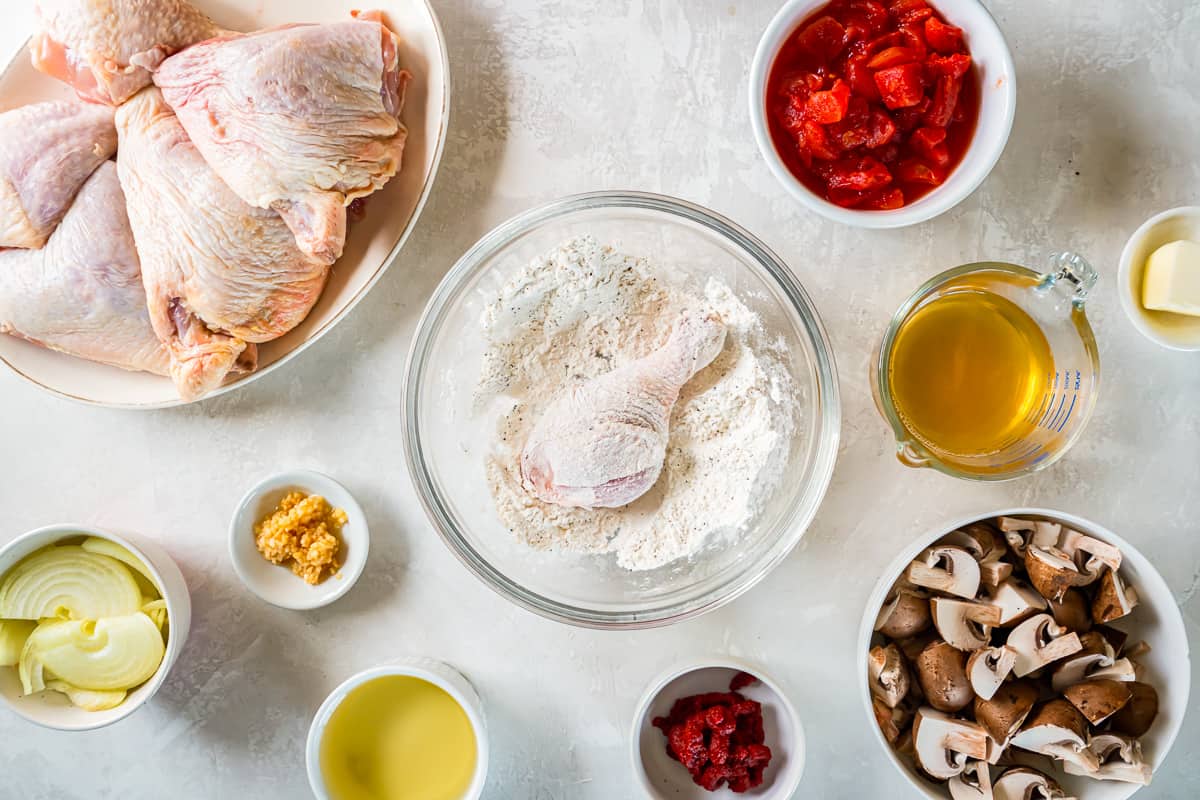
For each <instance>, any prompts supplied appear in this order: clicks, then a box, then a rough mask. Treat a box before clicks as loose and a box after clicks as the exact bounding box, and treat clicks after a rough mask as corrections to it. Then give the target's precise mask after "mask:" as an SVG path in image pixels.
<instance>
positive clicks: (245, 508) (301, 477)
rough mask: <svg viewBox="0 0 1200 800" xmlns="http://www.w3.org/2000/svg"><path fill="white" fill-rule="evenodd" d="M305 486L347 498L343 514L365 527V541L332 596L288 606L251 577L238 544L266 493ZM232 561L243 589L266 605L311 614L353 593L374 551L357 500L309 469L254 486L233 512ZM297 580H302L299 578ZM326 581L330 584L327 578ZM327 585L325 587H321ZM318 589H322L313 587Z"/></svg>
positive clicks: (270, 477) (282, 474)
mask: <svg viewBox="0 0 1200 800" xmlns="http://www.w3.org/2000/svg"><path fill="white" fill-rule="evenodd" d="M293 484H294V485H298V486H303V487H305V488H307V489H309V490H310V492H311V490H312V489H316V490H317V491H318V492H319V493H320V494H322V495H323V496H325V497H329V494H332V492H327V490H326V489H322V487H330V488H334V489H336V490H337V491H338V492H340V493H341V494H343V495H344V497H345V499H344V500H343V501H342V502H341V504H342V505H344V506H346V507H345V508H343V509H342V510H343V511H345V512H346V515H347V516H348V517H349V518H350V519H354V520H360V521H361V526H362V531H363V533H362V541H356V542H355V545H356V550H357V551H358V552H361V553H362V555H361V556H356V557H355V559H354V563H353V564H352V565H350V569H349V570H348V571H347V570H346V566H347V565H345V564H343V565H342V570H341V572H339V573H338V574H339V575H341V580H340V581H338V584H337V586H336V588H334V589H332V590H331V591H329V592H313V593H312V595H311V597H312V599H311V600H308V601H303V602H288V601H286V600H283V599H281V598H279V597H276V596H274V595H272V594H270V593H269V592H264V591H262V589H261V587H260V586H259V584H258V582H257V581H255V580H254V578H253V577H251V576H250V574H249V573H248V572H246V570H245V569H244V568H243V566H242V559H241V557H240V556H239V555H238V549H237V542H238V539H240V538H241V537H243V536H245V535H246V533H247V529H246V526H244V525H242V524H241V523H243V522H244V521H247V520H248V516H247V515H248V514H249V509H250V507H251V506H252V505H254V503H255V502H256V501H257V500H258V499H259V498H260V497H261V496H262V495H263V493H264V492H266V491H270V490H272V489H276V488H282V487H285V486H289V485H293ZM253 526H254V520H249V527H250V528H251V529H253ZM228 547H229V560H230V561H232V562H233V571H234V572H236V573H237V576H238V579H239V580H240V581H241V582H242V585H243V586H245V587H246V588H247V589H249V590H250V591H251V592H253V593H254V595H255V596H256V597H257V598H258V599H260V600H262V601H263V602H266V603H270V604H271V605H273V606H276V607H277V608H286V609H288V610H289V611H312V610H313V609H315V608H324V607H325V606H327V605H329V604H330V603H333V602H334V601H335V600H337V599H339V598H340V597H342V596H343V595H344V594H346V592H348V591H350V590H351V589H352V588H353V587H354V584H356V583H358V579H359V577H360V576H361V575H362V573H363V570H364V569H366V566H367V558H368V557H369V556H370V548H371V530H370V527H369V526H368V524H367V517H366V515H365V514H364V513H363V510H362V507H361V506H360V505H359V504H358V500H356V499H355V497H354V495H353V494H351V493H350V490H349V489H347V488H346V487H345V486H343V485H342V484H340V483H338V482H337V481H335V480H334V479H333V478H331V477H329V476H328V475H326V474H324V473H323V472H317V471H315V470H310V469H297V470H288V471H287V472H277V473H275V474H273V475H268V476H267V477H265V478H263V479H262V480H260V481H259V482H258V483H256V484H254V486H252V487H251V488H250V489H249V490H248V491H247V492H246V493H245V494H244V495H242V499H241V500H240V501H238V504H237V508H236V509H235V510H234V512H233V518H232V519H231V520H230V521H229V543H228ZM296 580H300V579H299V578H297V579H296ZM326 580H331V579H329V578H327V579H326ZM322 585H324V584H322ZM313 588H314V589H319V588H320V586H317V587H313Z"/></svg>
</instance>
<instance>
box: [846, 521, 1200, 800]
mask: <svg viewBox="0 0 1200 800" xmlns="http://www.w3.org/2000/svg"><path fill="white" fill-rule="evenodd" d="M859 649H860V652H861V653H862V654H863V662H862V663H863V670H862V673H861V679H860V684H861V687H862V690H861V696H862V699H863V704H864V707H865V709H866V711H867V715H868V718H869V719H870V720H871V728H872V729H873V730H874V731H875V735H876V738H877V739H878V740H879V742H880V744H881V745H882V746H883V748H884V751H885V752H886V753H887V755H888V758H890V759H891V761H892V763H893V764H895V765H896V767H897V768H898V769H899V770H900V771H901V772H902V773H903V774H904V775H905V777H907V778H908V780H909V782H910V783H911V784H912V785H913V786H914V787H915V788H916V789H917V790H919V791H920V792H921V793H922V794H924V795H925V796H926V797H929V798H935V799H938V800H940V799H942V798H952V800H1013V799H1014V798H1020V800H1043V799H1044V800H1056V799H1059V798H1079V799H1080V800H1120V799H1122V798H1127V797H1129V796H1131V795H1132V794H1133V793H1134V792H1136V791H1137V790H1138V789H1139V788H1141V787H1142V786H1144V785H1146V784H1148V783H1149V782H1150V780H1151V778H1152V776H1153V773H1154V770H1155V769H1156V768H1157V767H1158V765H1159V764H1161V763H1162V761H1163V759H1164V758H1165V757H1166V755H1167V751H1168V750H1170V748H1171V744H1172V743H1173V742H1174V740H1175V736H1176V735H1177V734H1178V732H1179V727H1180V725H1181V723H1182V721H1183V716H1184V712H1185V710H1186V709H1187V698H1188V690H1189V687H1190V682H1191V669H1190V665H1189V660H1188V644H1187V635H1186V633H1185V631H1184V627H1183V619H1182V617H1181V616H1180V613H1179V609H1178V607H1177V606H1176V604H1175V601H1174V598H1173V596H1172V594H1171V592H1170V589H1168V588H1167V585H1166V583H1165V582H1164V581H1163V579H1162V577H1161V576H1160V575H1159V574H1158V572H1157V571H1156V570H1155V569H1154V567H1153V566H1151V564H1150V562H1149V561H1147V560H1146V559H1145V557H1143V556H1142V555H1141V553H1139V552H1138V551H1137V550H1136V549H1134V548H1133V546H1132V545H1130V544H1129V543H1128V542H1126V541H1125V540H1124V539H1122V538H1120V537H1119V536H1117V535H1116V534H1114V533H1112V532H1111V531H1109V530H1107V529H1105V528H1103V527H1101V526H1099V525H1096V524H1095V523H1093V522H1089V521H1088V520H1085V519H1083V518H1081V517H1076V516H1073V515H1070V514H1064V513H1061V512H1058V511H1051V510H1048V509H1038V508H1018V509H1007V510H1003V511H997V512H994V513H991V514H981V515H974V516H971V517H969V518H966V519H963V520H959V521H958V522H955V523H954V524H951V525H949V526H947V527H945V528H942V529H940V530H938V531H936V532H935V533H933V534H932V535H930V536H928V537H923V538H922V539H921V540H919V541H917V542H914V543H913V545H912V546H911V547H909V548H908V549H906V550H905V551H904V552H903V553H901V554H900V556H899V557H897V558H896V560H895V561H894V562H893V563H892V564H891V565H890V566H889V568H888V569H887V570H886V571H885V572H884V574H883V577H882V578H881V579H880V582H879V584H878V585H877V586H876V587H875V590H874V592H872V594H871V598H870V600H869V601H868V603H867V608H866V612H865V614H864V615H863V622H862V627H861V629H860V631H859Z"/></svg>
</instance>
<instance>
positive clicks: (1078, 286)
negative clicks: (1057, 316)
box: [1042, 250, 1100, 307]
mask: <svg viewBox="0 0 1200 800" xmlns="http://www.w3.org/2000/svg"><path fill="white" fill-rule="evenodd" d="M1047 266H1048V269H1047V271H1046V274H1045V275H1043V276H1042V288H1043V289H1047V290H1050V291H1052V292H1053V293H1054V295H1055V296H1056V297H1057V298H1058V299H1059V301H1060V304H1062V302H1063V301H1066V302H1069V303H1070V304H1071V305H1072V306H1075V307H1079V306H1082V305H1083V303H1084V301H1085V300H1087V296H1088V292H1090V291H1091V290H1092V289H1093V288H1094V287H1095V286H1096V280H1097V279H1098V278H1099V277H1100V276H1099V274H1098V273H1097V272H1096V270H1095V268H1094V267H1092V265H1091V264H1089V263H1088V261H1087V259H1086V258H1084V257H1083V256H1081V255H1079V254H1078V253H1072V252H1070V251H1069V250H1064V251H1062V252H1061V253H1051V254H1050V258H1049V263H1048V264H1047Z"/></svg>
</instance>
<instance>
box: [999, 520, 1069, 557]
mask: <svg viewBox="0 0 1200 800" xmlns="http://www.w3.org/2000/svg"><path fill="white" fill-rule="evenodd" d="M996 522H997V524H998V525H999V526H1000V530H1002V531H1004V540H1005V541H1006V542H1008V546H1009V547H1010V548H1011V549H1012V551H1013V552H1014V553H1016V554H1017V556H1018V557H1019V558H1024V557H1025V548H1026V547H1027V546H1028V545H1030V544H1033V545H1036V546H1038V547H1054V546H1056V545H1057V544H1058V536H1059V533H1060V532H1061V531H1062V525H1059V524H1058V523H1057V522H1046V521H1045V520H1040V519H1018V518H1017V517H1000V519H998V520H997V521H996Z"/></svg>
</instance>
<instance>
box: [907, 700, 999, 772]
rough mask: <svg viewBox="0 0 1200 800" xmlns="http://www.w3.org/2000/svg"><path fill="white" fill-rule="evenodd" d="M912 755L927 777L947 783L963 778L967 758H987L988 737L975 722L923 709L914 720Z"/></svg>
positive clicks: (930, 709)
mask: <svg viewBox="0 0 1200 800" xmlns="http://www.w3.org/2000/svg"><path fill="white" fill-rule="evenodd" d="M913 753H914V756H915V758H916V762H917V766H918V767H920V768H921V770H922V771H924V772H925V773H926V774H927V775H929V776H930V777H931V778H936V779H937V780H943V781H944V780H949V779H950V778H953V777H954V776H955V775H961V774H962V772H963V771H964V770H965V769H966V766H967V760H968V759H969V758H973V759H976V760H978V761H982V760H983V759H984V758H986V757H987V733H986V732H985V731H984V730H983V728H981V727H979V726H978V725H976V724H975V723H974V722H967V721H966V720H963V719H955V718H954V717H951V716H949V715H948V714H943V713H941V712H940V711H936V710H934V709H932V708H929V707H928V706H922V707H921V708H919V709H917V716H916V717H915V718H914V720H913Z"/></svg>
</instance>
